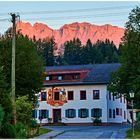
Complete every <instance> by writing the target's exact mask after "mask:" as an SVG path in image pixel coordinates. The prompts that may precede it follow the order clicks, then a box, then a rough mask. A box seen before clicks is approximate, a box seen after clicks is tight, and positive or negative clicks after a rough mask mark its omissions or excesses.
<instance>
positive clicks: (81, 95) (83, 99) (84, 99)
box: [80, 90, 87, 100]
mask: <svg viewBox="0 0 140 140" xmlns="http://www.w3.org/2000/svg"><path fill="white" fill-rule="evenodd" d="M82 92H85V98H82ZM80 100H87V92H86V90H80Z"/></svg>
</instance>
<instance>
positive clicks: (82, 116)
mask: <svg viewBox="0 0 140 140" xmlns="http://www.w3.org/2000/svg"><path fill="white" fill-rule="evenodd" d="M87 110H88V114H86V111H87ZM82 111H85V112H84V113H85V116H84V115H83V114H82V113H83V112H82ZM88 116H89V109H87V108H81V109H80V118H88Z"/></svg>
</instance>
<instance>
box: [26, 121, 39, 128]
mask: <svg viewBox="0 0 140 140" xmlns="http://www.w3.org/2000/svg"><path fill="white" fill-rule="evenodd" d="M28 127H29V128H37V127H38V124H37V122H36V120H35V119H31V120H30V122H29V123H28Z"/></svg>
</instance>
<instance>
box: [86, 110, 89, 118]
mask: <svg viewBox="0 0 140 140" xmlns="http://www.w3.org/2000/svg"><path fill="white" fill-rule="evenodd" d="M86 117H89V111H88V109H86Z"/></svg>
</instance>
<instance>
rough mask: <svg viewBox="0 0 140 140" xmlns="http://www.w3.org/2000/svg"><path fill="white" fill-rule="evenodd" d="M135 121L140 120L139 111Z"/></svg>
mask: <svg viewBox="0 0 140 140" xmlns="http://www.w3.org/2000/svg"><path fill="white" fill-rule="evenodd" d="M137 121H140V112H139V113H138V115H137Z"/></svg>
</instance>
